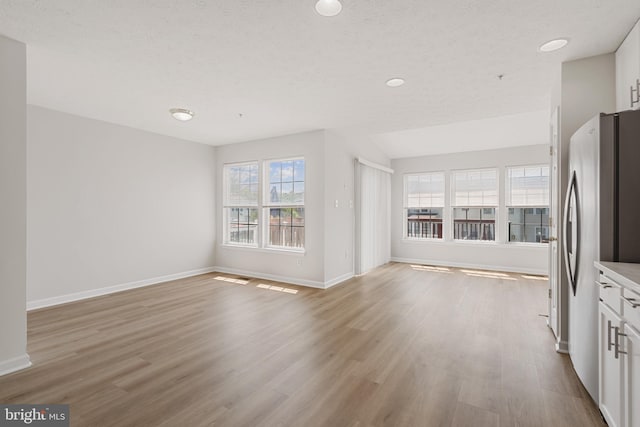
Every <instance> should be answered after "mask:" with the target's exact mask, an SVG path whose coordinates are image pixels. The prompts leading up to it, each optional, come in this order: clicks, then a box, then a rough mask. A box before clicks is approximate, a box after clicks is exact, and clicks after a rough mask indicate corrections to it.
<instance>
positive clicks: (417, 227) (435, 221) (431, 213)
mask: <svg viewBox="0 0 640 427" xmlns="http://www.w3.org/2000/svg"><path fill="white" fill-rule="evenodd" d="M443 210H444V209H443V208H409V209H407V210H406V214H407V224H406V226H407V238H410V239H442V218H443V217H442V213H443Z"/></svg>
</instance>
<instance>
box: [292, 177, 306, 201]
mask: <svg viewBox="0 0 640 427" xmlns="http://www.w3.org/2000/svg"><path fill="white" fill-rule="evenodd" d="M293 202H294V203H304V181H296V182H294V183H293Z"/></svg>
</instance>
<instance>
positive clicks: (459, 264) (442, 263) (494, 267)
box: [391, 257, 549, 276]
mask: <svg viewBox="0 0 640 427" xmlns="http://www.w3.org/2000/svg"><path fill="white" fill-rule="evenodd" d="M391 261H395V262H402V263H406V264H426V265H435V266H438V267H456V268H473V269H475V270H489V271H505V272H509V273H522V274H535V275H538V276H546V275H548V274H549V272H548V271H546V270H538V269H535V268H521V267H513V266H504V265H487V264H471V263H465V262H453V261H452V262H449V261H435V260H431V259H417V258H416V259H414V258H398V257H391Z"/></svg>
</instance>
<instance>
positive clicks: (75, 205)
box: [27, 106, 215, 307]
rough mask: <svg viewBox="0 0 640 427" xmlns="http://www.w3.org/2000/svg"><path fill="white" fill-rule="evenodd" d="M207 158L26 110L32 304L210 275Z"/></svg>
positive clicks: (118, 129) (210, 152) (210, 162)
mask: <svg viewBox="0 0 640 427" xmlns="http://www.w3.org/2000/svg"><path fill="white" fill-rule="evenodd" d="M214 154H215V149H214V148H213V147H210V146H207V145H202V144H196V143H192V142H188V141H183V140H178V139H175V138H171V137H166V136H161V135H157V134H152V133H149V132H144V131H140V130H136V129H132V128H127V127H123V126H118V125H114V124H110V123H106V122H101V121H97V120H92V119H86V118H82V117H78V116H73V115H69V114H65V113H61V112H56V111H52V110H47V109H44V108H40V107H35V106H29V107H28V167H27V173H28V215H27V224H28V285H27V300H28V301H29V305H30V306H32V307H37V306H42V305H48V304H52V303H57V302H62V301H67V300H72V299H76V298H80V297H86V296H92V295H95V294H99V293H104V292H102V291H104V289H103V290H102V291H101V289H102V288H109V287H116V288H112V289H111V290H113V289H117V288H118V287H119V286H120V285H127V284H145V283H152V282H157V281H161V280H163V279H167V278H169V277H176V276H180V275H183V274H188V272H192V271H193V270H200V269H206V268H208V267H212V266H213V265H214V264H215V263H214V242H215V238H214V233H215V228H214V218H215V208H214V193H215V186H214V180H215V174H214ZM167 276H169V277H167Z"/></svg>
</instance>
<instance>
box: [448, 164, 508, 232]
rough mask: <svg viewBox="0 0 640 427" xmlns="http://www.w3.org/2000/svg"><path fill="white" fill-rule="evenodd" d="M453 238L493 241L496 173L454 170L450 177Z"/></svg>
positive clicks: (496, 193)
mask: <svg viewBox="0 0 640 427" xmlns="http://www.w3.org/2000/svg"><path fill="white" fill-rule="evenodd" d="M451 194H452V201H451V205H452V217H453V238H454V239H456V240H488V241H493V240H495V239H496V209H497V206H498V170H497V169H478V170H461V171H454V172H453V173H452V174H451Z"/></svg>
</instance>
